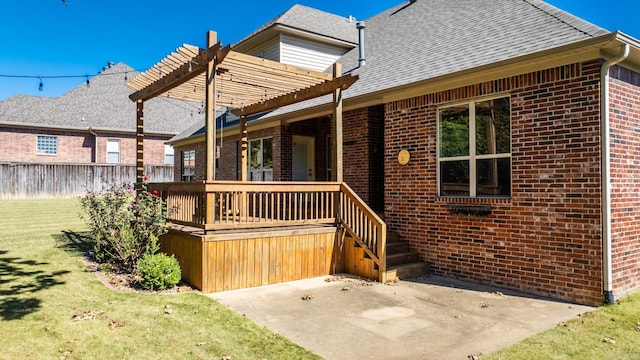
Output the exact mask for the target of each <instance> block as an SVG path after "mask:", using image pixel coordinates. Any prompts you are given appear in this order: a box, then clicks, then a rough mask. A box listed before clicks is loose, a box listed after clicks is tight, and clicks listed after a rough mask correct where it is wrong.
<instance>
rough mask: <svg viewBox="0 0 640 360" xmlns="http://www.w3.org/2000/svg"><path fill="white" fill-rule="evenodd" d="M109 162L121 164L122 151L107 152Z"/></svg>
mask: <svg viewBox="0 0 640 360" xmlns="http://www.w3.org/2000/svg"><path fill="white" fill-rule="evenodd" d="M107 163H108V164H119V163H120V153H117V152H116V153H113V152H110V153H107Z"/></svg>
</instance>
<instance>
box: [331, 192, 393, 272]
mask: <svg viewBox="0 0 640 360" xmlns="http://www.w3.org/2000/svg"><path fill="white" fill-rule="evenodd" d="M340 193H341V194H342V196H341V197H340V206H339V207H338V211H339V214H338V216H337V220H338V221H339V222H340V224H341V225H342V226H343V228H344V229H345V230H346V231H348V232H349V234H351V236H352V237H353V238H354V239H355V240H356V242H357V243H358V244H359V245H360V246H362V247H363V248H364V250H365V252H366V253H367V254H368V255H369V256H371V258H372V259H373V261H374V262H375V263H376V264H377V265H378V270H379V271H378V273H379V279H378V280H379V281H380V282H381V283H385V282H386V281H387V256H386V251H387V250H386V249H387V224H386V223H385V222H384V220H382V219H381V218H380V216H378V214H376V212H375V211H373V209H371V208H370V207H369V205H367V203H366V202H364V200H362V198H360V196H358V194H356V193H355V191H353V189H351V187H349V185H347V184H346V183H344V182H343V183H341V184H340ZM354 207H355V208H356V209H357V212H358V214H359V215H358V216H357V219H358V220H360V224H358V223H357V222H356V219H354V217H353V216H348V215H349V214H347V213H348V212H349V211H347V209H348V208H350V209H351V210H353V208H354ZM362 217H364V218H365V219H366V220H367V221H369V222H370V223H371V224H372V225H373V227H374V229H370V228H368V229H366V231H364V232H362V231H359V230H361V229H360V228H361V227H362V226H359V225H362V222H363V220H364V219H363V218H362ZM372 230H373V231H372ZM374 234H375V235H374ZM367 236H369V237H371V238H370V239H367V238H366V237H367ZM374 240H375V249H372V246H371V245H372V242H373V241H374Z"/></svg>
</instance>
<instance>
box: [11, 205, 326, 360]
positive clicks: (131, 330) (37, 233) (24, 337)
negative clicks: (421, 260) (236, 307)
mask: <svg viewBox="0 0 640 360" xmlns="http://www.w3.org/2000/svg"><path fill="white" fill-rule="evenodd" d="M80 211H81V210H80V207H79V202H78V200H77V199H64V200H58V199H57V200H0V334H2V336H0V349H1V350H0V358H2V359H203V358H206V359H222V358H224V357H229V358H231V359H233V360H237V359H317V358H318V357H317V356H315V355H313V354H311V353H309V352H308V351H306V350H305V349H303V348H301V347H299V346H297V345H295V344H293V343H291V342H290V341H288V340H287V339H285V338H283V337H282V336H279V335H276V334H274V333H272V332H270V331H268V330H266V329H265V328H262V327H260V326H257V325H256V324H255V323H253V322H251V321H249V320H248V319H246V318H244V317H242V316H240V315H237V314H236V313H234V312H232V311H230V310H228V309H227V308H225V307H223V306H221V305H220V304H218V303H217V302H215V301H213V300H212V299H210V298H208V297H205V296H203V295H201V294H198V293H189V294H172V295H157V294H137V293H119V292H115V291H112V290H110V289H108V288H107V287H105V286H104V285H103V283H102V282H101V281H99V280H98V279H97V278H96V275H95V274H94V273H92V272H90V271H88V270H87V268H86V267H85V266H84V264H83V263H82V262H81V260H80V255H81V254H82V252H83V251H84V250H86V243H84V241H83V240H84V238H83V232H84V231H85V224H84V221H83V220H82V219H81V218H80ZM167 309H170V311H167ZM91 311H95V312H96V313H100V312H101V313H100V314H99V315H97V316H95V317H94V318H93V319H88V320H81V321H74V316H76V315H81V314H83V313H85V312H91ZM110 324H117V325H119V326H110Z"/></svg>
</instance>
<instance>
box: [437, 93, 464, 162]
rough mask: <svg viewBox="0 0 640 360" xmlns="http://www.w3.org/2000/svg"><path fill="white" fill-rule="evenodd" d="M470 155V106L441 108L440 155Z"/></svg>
mask: <svg viewBox="0 0 640 360" xmlns="http://www.w3.org/2000/svg"><path fill="white" fill-rule="evenodd" d="M468 155H469V106H467V105H463V106H454V107H450V108H444V109H442V110H440V157H453V156H468Z"/></svg>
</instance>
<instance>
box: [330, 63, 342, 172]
mask: <svg viewBox="0 0 640 360" xmlns="http://www.w3.org/2000/svg"><path fill="white" fill-rule="evenodd" d="M340 76H342V64H340V63H335V64H333V77H334V78H339V77H340ZM333 122H334V123H333V139H334V141H335V154H334V161H333V162H332V165H333V166H332V169H331V170H332V173H333V174H335V179H336V181H337V182H342V181H343V178H342V88H341V87H338V88H337V89H335V90H334V92H333Z"/></svg>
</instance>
